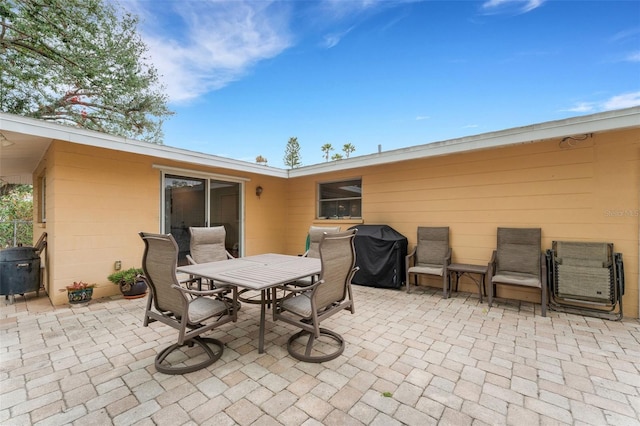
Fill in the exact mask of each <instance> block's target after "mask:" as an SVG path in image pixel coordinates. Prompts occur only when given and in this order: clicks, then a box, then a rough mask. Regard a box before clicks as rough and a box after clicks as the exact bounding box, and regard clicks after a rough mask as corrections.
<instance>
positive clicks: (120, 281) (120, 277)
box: [107, 268, 147, 299]
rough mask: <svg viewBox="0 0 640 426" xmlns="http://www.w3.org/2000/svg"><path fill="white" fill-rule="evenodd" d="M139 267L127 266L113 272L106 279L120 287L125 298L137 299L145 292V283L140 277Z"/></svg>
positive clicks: (141, 272)
mask: <svg viewBox="0 0 640 426" xmlns="http://www.w3.org/2000/svg"><path fill="white" fill-rule="evenodd" d="M143 273H144V271H143V270H142V269H141V268H129V269H123V270H121V271H117V272H114V273H113V274H111V275H109V276H108V277H107V279H108V280H109V281H111V282H112V283H114V284H116V285H118V286H119V287H120V292H121V293H122V295H123V296H124V298H125V299H137V298H139V297H144V295H145V294H147V283H146V282H145V281H144V279H143V278H142V274H143Z"/></svg>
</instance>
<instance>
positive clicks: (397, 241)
mask: <svg viewBox="0 0 640 426" xmlns="http://www.w3.org/2000/svg"><path fill="white" fill-rule="evenodd" d="M349 229H357V230H358V232H357V233H356V237H355V239H354V245H355V248H356V266H358V267H360V270H359V271H358V272H356V274H355V276H354V277H353V280H352V281H351V282H352V283H353V284H360V285H366V286H371V287H383V288H400V286H401V285H402V284H403V283H404V280H405V276H404V275H405V271H404V258H405V257H406V255H407V245H408V241H407V237H405V236H404V235H402V234H400V233H399V232H397V231H396V230H395V229H393V228H392V227H390V226H388V225H357V226H352V227H351V228H349Z"/></svg>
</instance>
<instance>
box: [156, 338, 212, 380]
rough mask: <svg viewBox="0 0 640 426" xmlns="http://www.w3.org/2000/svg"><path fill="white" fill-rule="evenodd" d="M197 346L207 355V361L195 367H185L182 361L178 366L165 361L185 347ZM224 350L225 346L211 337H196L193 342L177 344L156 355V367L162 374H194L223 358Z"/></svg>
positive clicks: (194, 365)
mask: <svg viewBox="0 0 640 426" xmlns="http://www.w3.org/2000/svg"><path fill="white" fill-rule="evenodd" d="M194 344H197V345H198V346H199V347H200V348H202V350H203V351H204V352H205V354H206V355H207V359H205V360H204V361H202V362H199V363H197V364H193V365H184V364H183V362H182V361H180V362H179V363H177V364H176V365H171V364H169V363H168V362H167V363H165V362H164V361H165V360H166V358H167V357H168V356H169V355H171V354H172V353H173V352H174V351H176V350H179V349H181V348H183V347H185V346H193V345H194ZM212 345H213V346H214V347H215V349H216V350H215V351H214V350H213V349H212V348H211V346H212ZM223 350H224V344H223V343H222V342H221V341H219V340H217V339H213V338H210V337H200V336H196V337H194V338H193V339H191V340H188V341H186V342H184V344H182V345H181V344H179V343H175V344H173V345H171V346H168V347H166V348H164V349H163V350H162V351H160V353H159V354H158V355H156V360H155V367H156V370H158V371H159V372H160V373H164V374H187V373H192V372H194V371H198V370H200V369H203V368H205V367H208V366H210V365H211V364H213V363H214V362H216V361H217V360H219V359H220V357H221V356H222V352H223Z"/></svg>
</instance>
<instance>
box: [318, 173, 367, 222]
mask: <svg viewBox="0 0 640 426" xmlns="http://www.w3.org/2000/svg"><path fill="white" fill-rule="evenodd" d="M354 182H356V183H355V185H356V186H358V187H359V188H360V195H359V196H343V197H331V198H321V197H322V194H323V186H324V185H333V186H335V185H336V184H340V183H344V184H346V185H345V186H353V185H354ZM316 194H317V195H316V219H320V220H322V219H362V176H358V177H352V178H345V179H335V180H330V181H322V182H318V183H317V187H316ZM341 201H342V202H345V204H346V205H348V207H345V206H344V205H343V210H344V211H345V212H346V213H347V214H340V207H341V206H340V204H339V203H340V202H341ZM328 203H336V207H335V211H334V213H335V214H332V215H330V214H329V212H328V210H329V207H328V206H327V207H325V206H326V205H327V204H328ZM323 207H325V208H324V209H323ZM331 210H333V208H332V209H331ZM323 213H326V214H323ZM353 213H356V214H353Z"/></svg>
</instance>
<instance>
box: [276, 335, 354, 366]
mask: <svg viewBox="0 0 640 426" xmlns="http://www.w3.org/2000/svg"><path fill="white" fill-rule="evenodd" d="M305 336H307V343H306V344H304V348H305V350H304V353H302V352H298V351H296V350H295V349H294V348H293V344H294V342H295V341H296V340H298V339H299V338H301V337H305ZM320 337H328V338H329V339H331V340H333V341H334V342H336V343H338V348H337V349H336V350H334V351H333V352H331V353H328V354H327V353H324V352H319V351H317V350H314V344H315V343H316V342H317V339H316V336H315V334H314V333H311V332H308V331H306V330H301V331H299V332H297V333H296V334H294V335H293V336H291V337H290V338H289V341H288V342H287V351H288V352H289V354H290V355H291V356H292V357H294V358H295V359H297V360H299V361H304V362H316V363H317V362H325V361H331V360H332V359H335V358H337V357H339V356H340V355H341V354H342V352H344V348H345V342H344V339H343V338H342V336H340V335H339V334H338V333H336V332H334V331H331V330H327V329H326V328H321V329H320ZM313 352H317V353H319V355H316V354H314V353H313Z"/></svg>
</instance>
